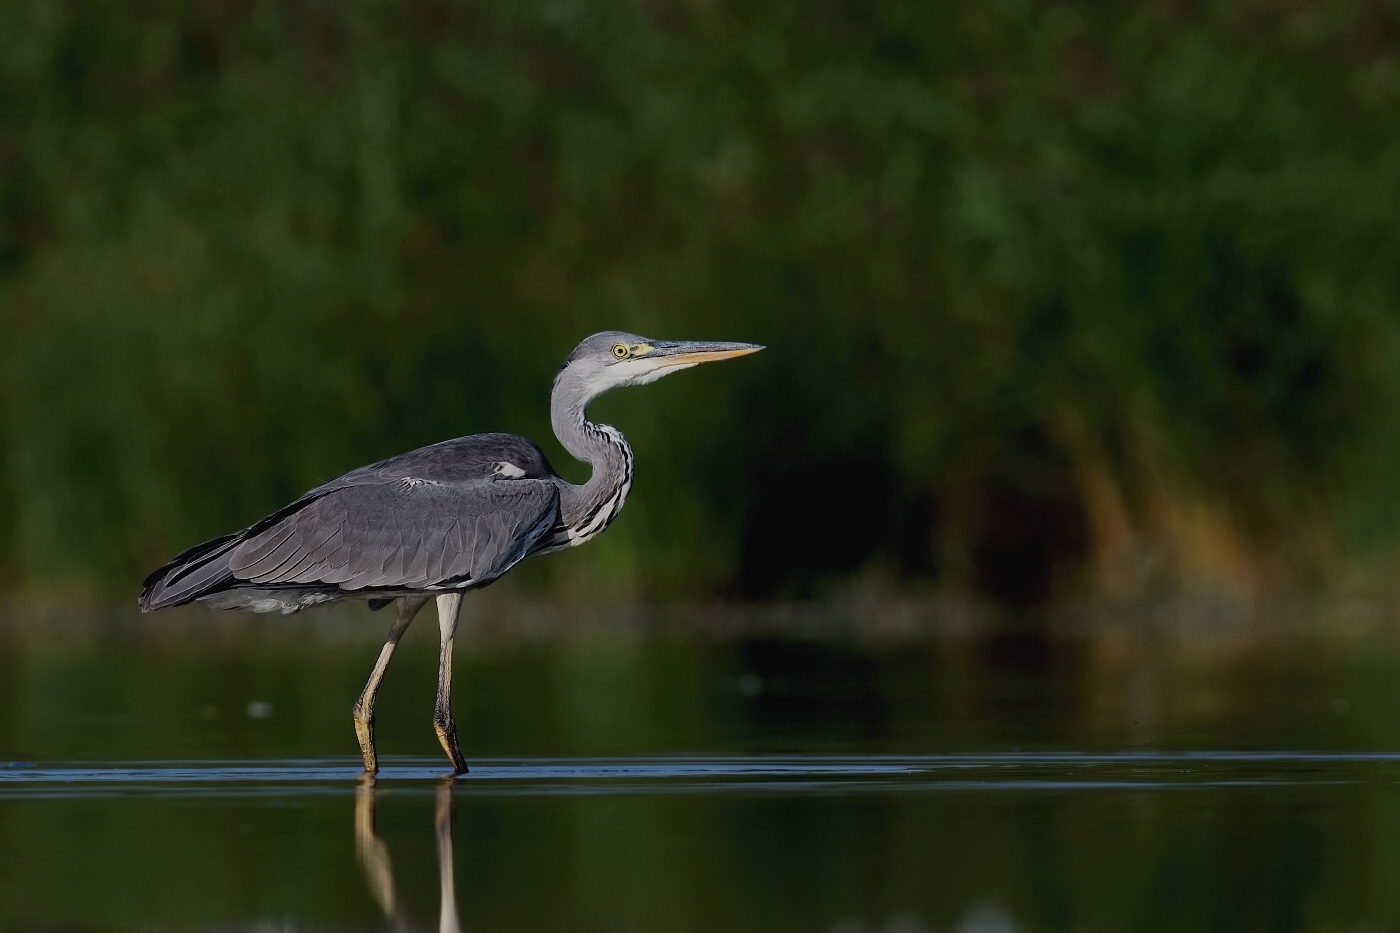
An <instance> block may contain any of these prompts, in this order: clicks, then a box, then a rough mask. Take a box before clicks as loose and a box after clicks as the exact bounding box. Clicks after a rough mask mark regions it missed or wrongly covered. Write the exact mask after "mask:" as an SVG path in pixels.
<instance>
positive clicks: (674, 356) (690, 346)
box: [648, 340, 763, 369]
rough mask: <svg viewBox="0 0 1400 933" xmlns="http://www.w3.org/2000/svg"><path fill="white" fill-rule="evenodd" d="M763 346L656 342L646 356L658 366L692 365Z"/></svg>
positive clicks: (736, 354) (732, 355) (663, 367)
mask: <svg viewBox="0 0 1400 933" xmlns="http://www.w3.org/2000/svg"><path fill="white" fill-rule="evenodd" d="M762 349H763V347H761V346H759V345H758V344H756V343H707V342H705V341H698V340H687V341H680V342H676V343H656V344H654V345H653V346H652V351H651V353H649V354H648V356H649V357H650V358H651V359H652V360H654V361H655V363H656V365H657V367H658V368H661V369H670V368H671V367H672V366H694V365H695V364H697V363H713V362H714V361H715V360H728V359H733V358H734V357H736V356H748V355H749V354H750V353H757V352H758V351H759V350H762Z"/></svg>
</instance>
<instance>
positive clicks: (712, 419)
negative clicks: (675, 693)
mask: <svg viewBox="0 0 1400 933" xmlns="http://www.w3.org/2000/svg"><path fill="white" fill-rule="evenodd" d="M1398 35H1400V18H1397V13H1396V12H1395V8H1394V6H1393V4H1387V3H1383V2H1379V0H1361V2H1353V3H1346V4H1342V3H1328V2H1320V0H1319V2H1305V3H1301V4H1293V5H1288V6H1286V7H1277V8H1276V7H1275V6H1274V5H1268V4H1254V3H1245V4H1238V3H1235V4H1223V3H1222V4H1215V5H1212V4H1198V5H1190V4H1167V3H1160V4H1147V5H1142V6H1138V7H1137V8H1135V9H1132V10H1127V9H1118V8H1114V9H1105V8H1101V7H1100V6H1099V5H1096V4H1089V3H1083V2H1066V3H1054V4H1050V3H1032V2H1029V0H1003V2H999V3H987V4H939V5H933V4H922V3H913V2H885V3H842V2H834V0H820V2H811V3H805V4H792V3H763V4H741V3H721V2H706V0H694V2H690V3H681V2H664V0H649V2H633V3H621V2H595V3H574V2H568V0H557V2H538V3H530V2H526V3H464V2H454V0H408V2H400V3H385V2H359V3H352V4H343V5H342V4H311V3H301V2H281V3H273V2H257V0H235V2H231V3H221V2H199V3H174V2H164V3H152V4H141V5H137V6H133V5H131V4H124V3H116V2H100V0H87V2H75V3H59V2H44V0H34V2H28V3H23V4H7V5H4V6H3V8H0V333H3V335H4V337H3V342H0V445H3V446H0V575H3V578H4V579H6V580H7V581H9V582H10V585H11V586H14V585H15V584H18V585H20V586H21V587H23V588H26V589H27V590H29V591H31V592H34V593H46V594H52V593H55V592H58V593H63V592H92V593H97V592H103V593H114V594H119V593H128V592H129V591H133V587H134V584H135V581H136V580H137V579H139V577H140V575H141V574H142V573H143V572H144V571H145V570H147V569H149V568H150V567H152V566H154V565H155V564H157V563H159V562H160V561H162V560H164V559H165V558H166V557H168V556H169V554H170V553H171V552H173V551H174V550H176V549H179V548H181V547H184V546H186V545H189V544H191V543H194V542H195V541H198V540H200V539H202V538H204V537H206V536H209V535H212V534H215V533H218V532H221V531H224V530H227V529H229V528H232V527H236V526H240V525H242V524H245V523H246V522H248V521H249V520H251V519H253V518H256V517H258V516H259V515H261V514H262V513H263V512H264V511H265V510H268V509H270V508H273V507H275V506H276V505H278V504H280V503H281V502H283V501H285V500H286V499H288V498H290V497H292V496H294V495H296V494H297V493H299V492H300V491H301V490H303V489H304V488H306V487H309V486H311V485H313V484H314V483H316V482H318V481H321V480H323V479H325V478H328V477H330V476H333V475H336V474H338V473H339V472H341V471H343V470H345V469H347V468H350V467H352V466H355V465H358V464H360V463H362V462H365V461H368V460H372V459H376V458H379V457H382V456H387V455H390V454H393V453H396V452H399V451H401V450H404V449H407V448H410V447H413V446H416V445H420V444H424V443H428V442H431V441H434V440H439V439H442V438H445V437H450V436H455V435H459V434H466V433H472V432H475V431H482V430H511V431H517V432H519V433H524V434H528V435H530V436H532V437H535V438H536V439H538V440H540V441H541V442H542V443H543V445H544V446H545V449H546V450H547V451H549V452H550V454H551V456H552V457H553V459H554V460H555V462H556V465H557V466H559V467H560V469H562V470H563V471H564V472H565V473H566V474H570V475H574V476H577V471H573V473H571V471H570V467H571V466H573V465H572V464H571V463H569V462H567V461H568V458H567V457H566V456H565V455H564V454H563V453H562V451H560V450H559V448H558V446H557V445H556V444H554V442H553V440H552V438H550V437H549V435H548V424H547V418H546V411H545V395H546V390H547V388H548V385H549V380H550V378H551V376H552V374H553V371H554V369H555V368H556V367H557V366H558V365H559V363H560V361H561V360H562V359H563V357H564V355H565V354H566V353H567V352H568V350H569V349H571V348H572V346H573V344H574V343H575V341H576V340H577V339H578V338H580V337H582V336H584V335H585V334H587V333H590V332H592V331H595V330H600V329H604V328H609V327H622V328H628V329H632V330H636V331H638V332H641V333H644V334H648V335H653V336H658V337H684V338H691V337H693V338H706V337H714V338H721V339H735V340H754V341H759V342H763V343H766V344H769V345H770V347H771V349H770V350H769V352H767V353H766V354H763V355H761V356H759V357H754V358H753V359H751V360H745V361H742V362H737V363H732V364H726V365H725V366H723V367H713V370H712V371H711V370H708V369H707V370H705V371H704V372H703V373H688V374H683V375H681V376H677V377H675V378H674V379H671V380H667V381H666V382H664V383H662V384H661V385H658V386H657V387H655V388H654V389H651V390H638V391H635V392H632V393H619V394H618V396H617V397H616V398H612V397H610V398H608V399H606V400H604V401H603V402H602V403H600V404H599V406H598V409H597V414H598V415H599V417H602V418H605V419H606V420H609V421H612V422H614V423H616V424H617V425H618V426H619V427H621V428H622V429H623V430H624V431H625V432H626V433H627V434H628V436H629V437H630V438H631V439H632V441H633V443H634V445H635V446H636V448H637V455H638V464H639V474H638V483H637V487H636V490H635V492H634V499H633V503H632V505H631V506H629V509H628V512H627V513H625V514H624V516H623V518H622V520H620V521H619V523H618V525H617V526H616V527H615V528H614V529H613V530H611V531H610V532H609V533H608V535H606V536H604V537H603V538H602V539H600V540H599V541H598V542H596V543H595V544H593V545H591V546H590V547H589V548H586V549H581V551H580V552H579V553H576V554H572V555H569V556H566V557H561V558H557V559H553V560H552V561H548V562H539V565H538V567H537V568H535V569H533V570H532V571H530V573H531V574H533V575H534V576H533V578H529V577H527V579H533V581H534V583H531V585H535V583H539V582H541V581H545V580H548V581H549V582H550V585H552V586H555V587H558V588H560V589H561V590H562V591H565V592H584V593H588V594H590V595H597V594H599V593H602V594H603V595H612V594H616V593H619V592H621V593H626V594H639V593H640V594H650V595H654V596H666V595H670V594H677V595H679V594H715V593H721V594H734V595H745V596H755V597H765V596H775V595H776V596H783V595H792V594H803V593H810V592H813V591H814V590H815V589H817V588H819V587H820V586H822V585H823V581H826V580H830V579H833V578H838V579H839V578H841V577H843V576H845V575H847V574H850V573H853V572H864V573H867V574H871V575H873V576H874V577H876V578H877V579H881V580H905V581H909V582H910V583H911V584H912V585H917V586H942V587H946V588H951V589H955V590H971V591H980V592H983V593H987V594H990V595H993V596H1000V597H1008V598H1039V597H1044V596H1047V595H1055V594H1061V595H1063V594H1069V593H1075V592H1108V593H1135V592H1142V591H1144V590H1151V589H1154V588H1170V587H1177V586H1183V585H1185V586H1205V587H1218V586H1224V587H1229V588H1232V589H1235V590H1238V591H1240V592H1243V593H1246V594H1248V593H1255V592H1260V591H1271V590H1275V589H1276V588H1277V585H1278V584H1279V583H1280V582H1282V581H1292V582H1297V581H1302V582H1303V583H1304V584H1305V585H1308V584H1309V583H1318V582H1324V583H1330V584H1341V585H1348V586H1357V585H1363V586H1364V585H1379V584H1382V583H1383V582H1384V579H1385V577H1384V574H1383V572H1382V571H1383V568H1384V567H1385V566H1386V561H1387V560H1388V559H1389V557H1390V556H1391V555H1392V554H1393V553H1394V547H1395V544H1396V543H1397V540H1400V539H1398V538H1397V536H1396V534H1395V532H1394V530H1393V529H1394V528H1395V527H1396V519H1397V517H1400V496H1397V495H1396V493H1395V492H1394V491H1393V490H1394V487H1395V483H1393V482H1392V481H1391V479H1390V475H1389V474H1390V469H1389V468H1390V466H1391V464H1392V463H1394V462H1395V460H1396V457H1397V455H1400V332H1397V327H1396V322H1397V320H1398V318H1397V315H1396V313H1395V311H1396V309H1397V305H1400V225H1397V223H1396V212H1397V206H1400V42H1397V36H1398ZM828 480H832V481H834V482H835V485H837V486H840V487H847V486H849V487H850V489H843V491H842V492H841V493H840V494H838V495H831V494H829V493H828V492H827V491H826V490H827V489H828V488H830V487H828V486H827V481H828ZM809 510H810V512H811V514H808V511H809ZM600 574H601V579H602V580H603V581H604V582H603V583H602V584H598V583H589V584H588V585H584V583H583V581H584V580H592V579H596V575H600Z"/></svg>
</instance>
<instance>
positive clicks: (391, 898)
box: [355, 776, 462, 933]
mask: <svg viewBox="0 0 1400 933" xmlns="http://www.w3.org/2000/svg"><path fill="white" fill-rule="evenodd" d="M452 788H453V782H452V781H451V780H446V781H443V782H442V783H441V784H439V785H438V788H437V804H436V806H435V807H434V814H433V823H434V830H435V835H436V836H437V858H438V887H439V890H440V891H441V892H442V896H441V899H440V900H439V906H438V933H461V929H462V928H461V924H459V923H458V921H457V889H456V882H455V880H454V876H453V873H452V804H453V801H452ZM374 805H375V789H374V778H372V777H368V776H366V777H365V778H364V779H362V780H361V781H360V784H359V787H357V788H356V790H355V851H356V853H357V854H358V855H359V857H360V864H361V865H362V866H363V867H364V870H365V879H366V880H367V881H368V882H369V890H370V893H371V894H373V895H374V899H375V900H376V901H378V902H379V906H380V909H382V910H383V911H384V916H385V917H387V918H389V922H390V923H391V924H392V929H393V930H394V931H395V933H407V931H408V930H409V929H410V928H411V927H410V925H409V922H408V917H407V915H406V914H405V913H404V912H403V909H402V908H401V907H400V906H399V902H398V898H397V897H396V896H395V894H394V869H393V864H392V863H391V861H390V859H389V847H388V846H386V845H385V844H384V840H383V839H380V838H379V836H378V834H376V833H375V831H374Z"/></svg>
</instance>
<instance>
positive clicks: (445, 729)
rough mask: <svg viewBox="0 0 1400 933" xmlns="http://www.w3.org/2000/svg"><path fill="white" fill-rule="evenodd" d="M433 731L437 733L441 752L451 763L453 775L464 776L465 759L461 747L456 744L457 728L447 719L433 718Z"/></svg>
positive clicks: (466, 769)
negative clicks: (445, 754) (444, 753)
mask: <svg viewBox="0 0 1400 933" xmlns="http://www.w3.org/2000/svg"><path fill="white" fill-rule="evenodd" d="M433 731H434V732H436V733H437V737H438V741H439V742H441V743H442V750H443V751H445V752H447V757H448V759H449V760H450V761H451V762H452V773H453V774H466V773H467V771H468V768H467V759H466V757H465V756H464V755H463V754H462V749H461V746H459V745H458V744H457V726H456V724H455V723H453V722H452V720H451V719H450V718H447V717H439V716H434V717H433Z"/></svg>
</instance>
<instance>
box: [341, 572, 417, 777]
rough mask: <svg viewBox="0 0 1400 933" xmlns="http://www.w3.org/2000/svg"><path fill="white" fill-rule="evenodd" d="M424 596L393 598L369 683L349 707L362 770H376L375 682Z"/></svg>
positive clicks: (381, 675)
mask: <svg viewBox="0 0 1400 933" xmlns="http://www.w3.org/2000/svg"><path fill="white" fill-rule="evenodd" d="M427 601H428V599H427V597H425V596H403V597H400V598H399V599H396V600H394V621H393V623H392V624H390V626H389V637H388V639H387V640H386V641H385V642H384V647H383V648H381V649H379V660H377V661H375V662H374V670H372V671H370V673H369V682H368V683H367V684H365V690H364V692H363V693H361V694H360V698H359V699H358V700H356V701H355V708H354V710H352V712H353V713H354V716H355V736H356V737H357V738H358V739H359V740H360V757H361V758H363V759H364V761H365V773H366V774H374V773H376V772H377V771H378V770H379V758H378V757H377V756H376V755H375V753H374V697H375V694H377V693H378V692H379V682H380V681H381V680H383V679H384V670H385V669H386V668H387V667H388V666H389V659H390V658H392V657H393V656H394V649H395V648H397V647H398V646H399V639H400V638H402V637H403V633H404V632H406V631H407V630H408V623H410V622H412V621H413V617H414V616H415V615H417V614H418V610H419V609H422V608H423V605H424V604H425V603H427Z"/></svg>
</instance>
